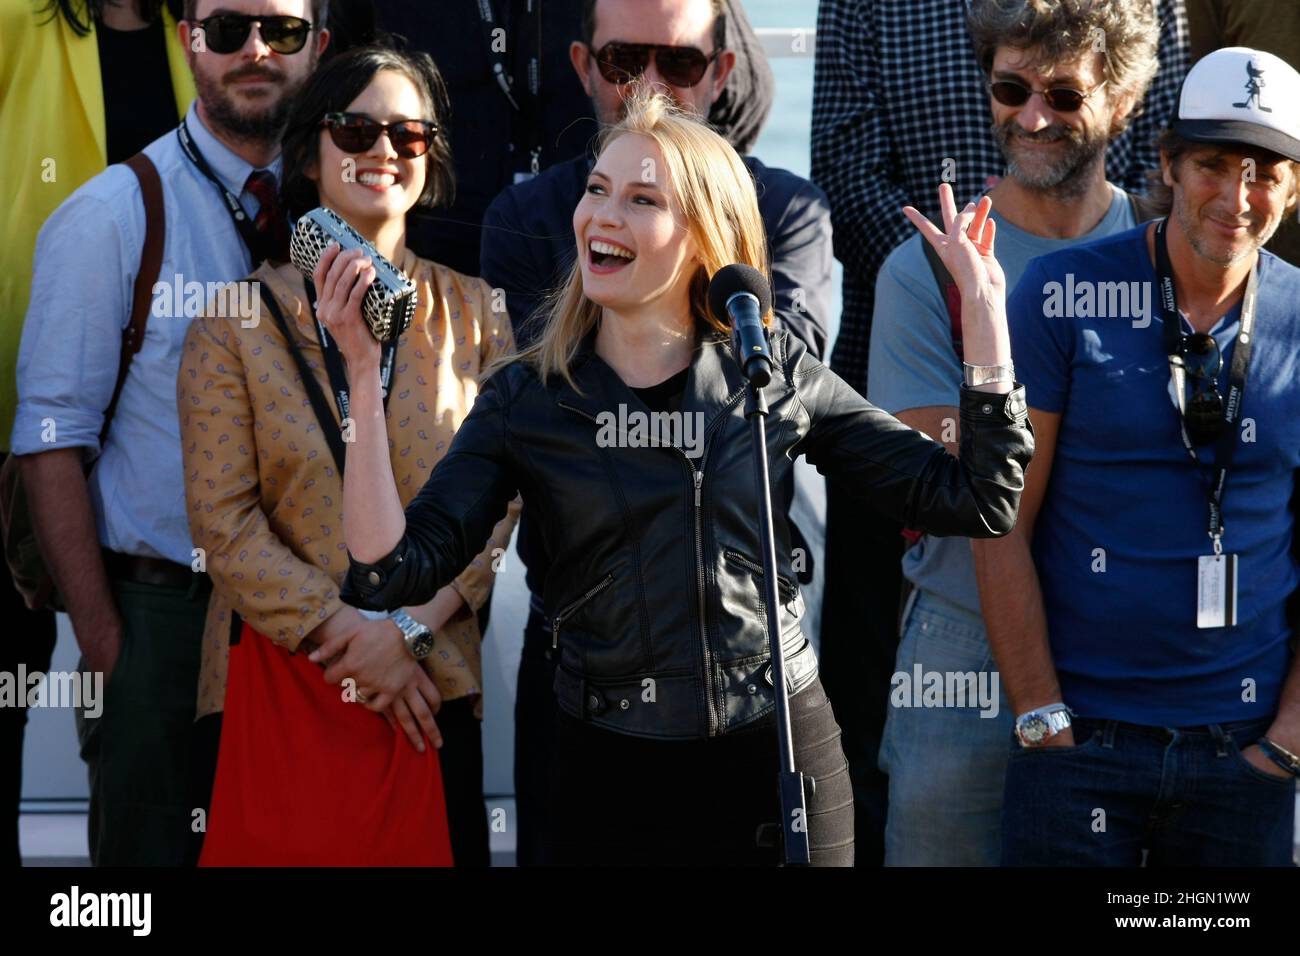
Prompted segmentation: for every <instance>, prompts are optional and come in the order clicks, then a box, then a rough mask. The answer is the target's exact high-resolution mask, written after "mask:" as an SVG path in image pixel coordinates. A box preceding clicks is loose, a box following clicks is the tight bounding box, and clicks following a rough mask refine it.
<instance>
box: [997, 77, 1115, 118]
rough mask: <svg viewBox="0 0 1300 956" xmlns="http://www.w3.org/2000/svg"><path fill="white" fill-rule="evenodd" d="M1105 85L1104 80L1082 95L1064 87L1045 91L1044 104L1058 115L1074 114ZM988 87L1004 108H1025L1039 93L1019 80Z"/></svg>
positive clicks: (1000, 81) (1043, 92)
mask: <svg viewBox="0 0 1300 956" xmlns="http://www.w3.org/2000/svg"><path fill="white" fill-rule="evenodd" d="M1105 85H1106V81H1105V80H1102V81H1101V82H1100V83H1098V84H1097V85H1096V86H1094V87H1093V88H1092V89H1090V90H1088V91H1086V92H1082V93H1081V92H1079V91H1078V90H1072V89H1070V88H1069V87H1064V86H1060V87H1056V88H1054V89H1050V90H1043V91H1042V95H1043V102H1045V103H1046V104H1047V105H1048V106H1049V107H1051V109H1052V110H1054V111H1055V112H1057V113H1074V112H1077V111H1078V110H1079V109H1080V108H1081V107H1082V106H1083V101H1084V100H1086V99H1087V98H1088V97H1090V96H1092V94H1093V93H1096V92H1097V91H1098V90H1099V89H1101V88H1102V87H1103V86H1105ZM988 86H989V92H990V93H992V94H993V98H994V99H995V100H997V101H998V102H999V103H1001V104H1002V105H1003V106H1024V105H1025V104H1026V103H1028V102H1029V97H1031V96H1033V95H1034V93H1035V92H1037V91H1036V90H1034V89H1031V88H1030V87H1028V86H1025V84H1023V83H1021V82H1019V81H1017V80H993V81H992V82H990V83H989V85H988Z"/></svg>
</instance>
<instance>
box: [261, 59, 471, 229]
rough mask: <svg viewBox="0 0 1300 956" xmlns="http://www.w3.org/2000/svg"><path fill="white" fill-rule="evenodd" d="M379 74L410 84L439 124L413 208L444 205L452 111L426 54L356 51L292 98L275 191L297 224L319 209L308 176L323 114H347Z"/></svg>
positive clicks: (450, 188) (448, 196) (451, 185)
mask: <svg viewBox="0 0 1300 956" xmlns="http://www.w3.org/2000/svg"><path fill="white" fill-rule="evenodd" d="M382 70H392V71H393V72H395V73H400V74H402V75H403V76H405V77H406V78H407V79H409V80H410V81H411V82H412V83H414V84H415V88H416V90H417V91H418V92H419V94H420V99H421V100H422V101H423V102H424V108H425V109H426V110H427V111H428V115H427V116H426V117H425V118H426V119H430V120H433V122H435V123H437V124H438V133H437V135H436V136H435V137H434V140H433V145H432V146H430V147H429V151H428V152H427V153H425V154H424V155H425V163H426V172H425V178H424V192H422V193H421V194H420V198H419V200H418V201H417V202H416V206H417V207H429V206H438V205H444V204H449V203H450V202H451V200H452V197H453V195H454V192H455V176H454V174H453V172H452V165H451V147H450V145H448V142H447V127H448V126H449V125H450V120H451V107H450V105H449V102H448V99H447V88H446V86H445V85H444V83H443V81H442V74H441V73H439V72H438V67H437V66H436V65H435V64H434V62H433V58H432V57H430V56H429V54H427V53H413V52H406V51H402V50H395V49H393V48H391V47H388V46H379V45H371V46H360V47H355V48H353V49H351V50H348V51H347V52H346V53H340V54H339V55H338V56H336V57H334V58H333V59H331V60H328V61H326V62H325V63H323V64H322V65H321V66H320V68H319V69H317V71H316V72H315V73H314V74H313V75H312V77H311V79H310V80H308V81H307V84H306V85H305V86H304V87H303V88H302V90H301V91H300V92H299V93H298V95H297V96H296V97H295V98H294V102H293V106H292V107H291V109H290V112H289V121H288V123H287V125H286V126H285V129H284V136H283V137H282V139H281V149H280V155H281V157H282V163H283V172H282V178H281V182H282V185H281V187H280V191H281V195H282V196H283V198H284V202H285V205H286V207H287V208H288V211H289V214H290V215H291V216H292V217H293V218H295V219H296V218H298V217H299V216H301V215H303V214H304V213H306V212H309V211H311V210H312V209H315V208H316V207H317V206H319V205H320V193H319V191H318V190H317V188H316V183H315V182H314V181H313V180H312V179H310V178H308V176H307V170H308V169H309V168H310V167H311V166H313V165H316V166H317V167H318V168H319V164H320V125H321V121H322V120H323V119H324V118H325V114H326V113H338V112H342V111H344V110H346V109H347V108H348V104H349V103H351V102H352V101H353V100H355V99H356V98H357V97H358V96H360V95H361V92H362V90H364V89H365V88H366V87H367V86H369V85H370V81H371V80H373V79H374V78H375V74H377V73H379V72H380V71H382Z"/></svg>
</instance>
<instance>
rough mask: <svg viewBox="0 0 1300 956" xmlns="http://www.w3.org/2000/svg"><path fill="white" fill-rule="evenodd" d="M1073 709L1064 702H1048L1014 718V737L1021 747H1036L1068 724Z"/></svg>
mask: <svg viewBox="0 0 1300 956" xmlns="http://www.w3.org/2000/svg"><path fill="white" fill-rule="evenodd" d="M1073 715H1074V711H1072V710H1070V708H1069V707H1066V706H1065V705H1064V704H1048V705H1047V706H1046V707H1039V708H1038V709H1037V710H1031V711H1029V712H1028V713H1025V714H1021V715H1020V716H1019V717H1017V718H1016V739H1017V740H1019V741H1020V746H1022V747H1037V746H1039V745H1040V744H1043V743H1045V742H1046V741H1047V740H1048V739H1049V738H1051V737H1055V736H1056V735H1057V734H1059V733H1060V732H1061V731H1062V730H1064V729H1065V728H1066V727H1069V726H1070V718H1071V717H1072V716H1073Z"/></svg>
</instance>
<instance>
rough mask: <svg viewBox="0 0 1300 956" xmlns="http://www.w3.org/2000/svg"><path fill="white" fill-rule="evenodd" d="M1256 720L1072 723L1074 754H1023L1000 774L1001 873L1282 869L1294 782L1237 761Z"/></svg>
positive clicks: (1265, 721) (1258, 725)
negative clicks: (1004, 869)
mask: <svg viewBox="0 0 1300 956" xmlns="http://www.w3.org/2000/svg"><path fill="white" fill-rule="evenodd" d="M1271 721H1272V718H1270V717H1264V718H1259V719H1255V720H1249V721H1238V722H1235V723H1230V724H1210V725H1208V726H1204V727H1191V728H1167V727H1143V726H1139V725H1137V724H1127V723H1121V722H1119V721H1115V720H1101V719H1091V718H1086V717H1076V718H1075V719H1074V739H1075V741H1076V746H1074V747H1065V748H1060V747H1042V748H1034V749H1023V748H1020V747H1019V746H1017V745H1015V743H1014V742H1013V743H1012V744H1011V746H1012V747H1013V748H1014V749H1012V751H1011V756H1010V760H1009V761H1008V764H1007V789H1006V798H1005V801H1004V803H1003V816H1002V839H1003V842H1002V862H1003V864H1004V865H1007V866H1138V865H1140V864H1141V863H1142V851H1143V850H1144V849H1145V850H1146V851H1147V857H1146V864H1147V865H1148V866H1287V865H1289V864H1290V863H1291V854H1292V847H1291V841H1292V836H1293V830H1294V827H1295V798H1296V781H1295V779H1294V778H1282V777H1274V776H1271V775H1269V774H1266V773H1264V772H1263V771H1262V770H1258V769H1256V768H1255V767H1253V766H1252V765H1251V764H1249V763H1248V762H1247V761H1246V759H1245V758H1244V757H1243V756H1242V755H1241V751H1242V750H1243V749H1245V748H1246V747H1248V746H1250V745H1251V744H1252V743H1254V742H1255V741H1256V740H1258V739H1259V738H1260V737H1261V736H1262V735H1263V734H1264V732H1265V731H1267V730H1268V727H1269V724H1270V723H1271Z"/></svg>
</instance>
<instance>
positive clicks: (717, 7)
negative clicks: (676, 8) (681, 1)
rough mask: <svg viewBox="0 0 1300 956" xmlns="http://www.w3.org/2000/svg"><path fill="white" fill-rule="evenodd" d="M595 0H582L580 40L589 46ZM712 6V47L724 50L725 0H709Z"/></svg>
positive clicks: (593, 32) (725, 26) (594, 25)
mask: <svg viewBox="0 0 1300 956" xmlns="http://www.w3.org/2000/svg"><path fill="white" fill-rule="evenodd" d="M596 3H597V0H582V42H583V43H585V44H587V46H591V41H592V40H593V39H594V38H595V36H596ZM709 5H710V6H711V7H713V48H714V49H715V50H725V49H726V47H727V6H726V0H709Z"/></svg>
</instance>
